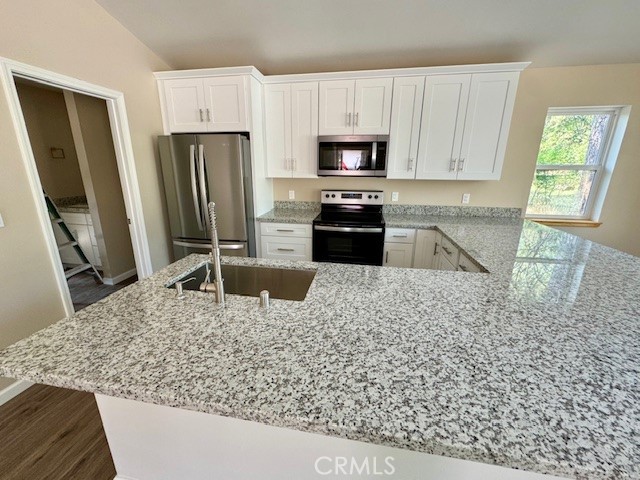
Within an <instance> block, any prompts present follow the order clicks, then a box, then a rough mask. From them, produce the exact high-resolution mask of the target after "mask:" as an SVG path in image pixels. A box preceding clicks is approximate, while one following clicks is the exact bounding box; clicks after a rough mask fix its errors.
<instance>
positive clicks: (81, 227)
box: [14, 77, 138, 311]
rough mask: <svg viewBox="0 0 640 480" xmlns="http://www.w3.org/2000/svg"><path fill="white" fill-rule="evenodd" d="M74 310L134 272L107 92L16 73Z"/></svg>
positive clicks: (129, 280)
mask: <svg viewBox="0 0 640 480" xmlns="http://www.w3.org/2000/svg"><path fill="white" fill-rule="evenodd" d="M14 80H15V85H16V90H17V92H18V97H19V100H20V106H21V109H22V114H23V118H24V121H25V125H26V128H27V132H28V135H29V143H30V145H31V150H32V152H33V156H34V159H35V163H36V169H37V172H38V176H39V180H40V184H41V185H42V188H43V196H44V201H45V204H46V205H47V210H48V213H49V217H50V220H51V227H52V229H53V233H54V236H55V238H56V244H57V248H58V257H59V261H60V263H61V265H62V267H63V269H64V273H65V277H66V280H67V284H68V288H69V292H70V295H71V299H72V302H73V307H74V310H75V311H78V310H81V309H82V308H84V307H86V306H88V305H90V304H92V303H95V302H97V301H99V300H101V299H102V298H104V297H106V296H107V295H110V294H111V293H113V292H114V291H116V290H118V289H120V288H122V287H123V286H126V285H128V284H130V283H132V282H133V281H135V280H136V279H137V273H138V272H137V270H136V265H135V259H134V254H133V246H132V243H131V238H130V234H129V227H128V218H127V214H126V209H125V204H124V198H123V195H122V189H121V187H120V185H121V179H120V176H119V173H118V166H117V160H116V155H115V149H114V146H113V133H112V131H111V126H110V122H109V114H108V111H107V104H106V102H105V100H103V99H100V98H96V97H91V96H88V95H83V94H80V93H74V92H71V91H69V90H66V89H62V88H58V87H53V86H49V85H43V84H41V83H38V82H35V81H33V80H28V79H23V78H19V77H17V78H14Z"/></svg>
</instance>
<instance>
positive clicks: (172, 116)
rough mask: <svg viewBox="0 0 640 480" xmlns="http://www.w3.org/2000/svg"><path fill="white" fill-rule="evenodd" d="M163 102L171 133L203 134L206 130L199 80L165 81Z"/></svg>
mask: <svg viewBox="0 0 640 480" xmlns="http://www.w3.org/2000/svg"><path fill="white" fill-rule="evenodd" d="M163 87H164V101H165V107H166V112H165V113H166V115H167V120H168V121H169V129H170V130H171V132H174V133H180V132H203V131H206V129H207V123H206V115H205V114H206V112H205V102H204V89H203V87H202V79H201V78H184V79H175V80H165V81H164V82H163Z"/></svg>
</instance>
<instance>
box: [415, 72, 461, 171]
mask: <svg viewBox="0 0 640 480" xmlns="http://www.w3.org/2000/svg"><path fill="white" fill-rule="evenodd" d="M470 84H471V75H437V76H433V77H427V81H426V86H425V94H424V105H423V107H422V125H421V127H420V145H419V147H418V168H417V172H416V178H419V179H439V180H455V179H456V177H457V171H456V160H457V158H458V157H459V154H460V148H461V146H462V134H463V130H464V117H465V112H466V109H467V101H468V98H469V85H470Z"/></svg>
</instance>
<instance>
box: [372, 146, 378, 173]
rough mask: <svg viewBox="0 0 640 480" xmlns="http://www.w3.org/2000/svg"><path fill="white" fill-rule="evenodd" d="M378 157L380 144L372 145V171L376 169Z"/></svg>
mask: <svg viewBox="0 0 640 480" xmlns="http://www.w3.org/2000/svg"><path fill="white" fill-rule="evenodd" d="M377 157H378V142H373V143H372V144H371V170H374V171H375V169H376V159H377Z"/></svg>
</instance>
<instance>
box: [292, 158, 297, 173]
mask: <svg viewBox="0 0 640 480" xmlns="http://www.w3.org/2000/svg"><path fill="white" fill-rule="evenodd" d="M291 170H293V171H295V170H298V162H296V159H295V158H292V159H291Z"/></svg>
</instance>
